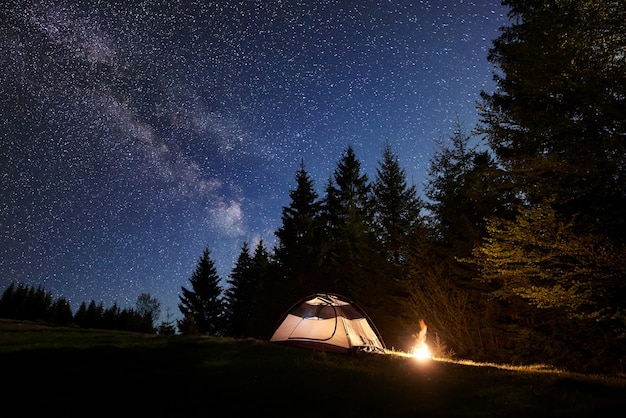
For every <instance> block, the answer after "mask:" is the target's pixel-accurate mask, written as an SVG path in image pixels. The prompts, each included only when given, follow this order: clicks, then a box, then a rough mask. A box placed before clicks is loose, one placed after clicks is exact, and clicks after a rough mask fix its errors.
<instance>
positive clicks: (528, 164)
mask: <svg viewBox="0 0 626 418" xmlns="http://www.w3.org/2000/svg"><path fill="white" fill-rule="evenodd" d="M503 4H504V5H506V6H508V7H509V10H510V13H509V16H510V18H511V19H510V22H511V25H510V26H508V27H505V28H502V31H501V34H500V36H499V37H498V38H497V39H495V40H494V42H493V47H492V48H491V50H490V52H489V55H488V59H489V61H490V62H491V63H493V64H494V65H495V66H496V68H497V69H498V72H497V73H496V74H495V75H494V79H495V81H496V85H497V87H496V91H495V92H494V93H488V92H482V93H481V101H480V103H479V104H478V109H479V112H480V116H481V121H480V124H479V126H477V127H476V129H474V130H473V132H472V134H471V135H470V134H467V133H466V132H465V131H464V127H463V126H462V125H461V124H458V125H457V126H456V127H455V128H456V129H455V131H454V134H453V135H452V136H451V137H450V138H443V139H442V142H441V145H440V147H439V149H438V150H437V152H436V153H435V154H434V156H433V158H432V159H431V161H430V167H429V172H428V178H427V180H426V181H425V183H424V185H423V186H424V188H423V191H422V192H421V193H419V194H418V193H417V190H416V189H415V187H414V186H410V185H408V184H407V181H406V175H405V172H404V170H403V169H402V168H401V167H400V166H399V164H398V158H397V156H396V155H394V153H393V150H392V149H391V147H389V146H386V147H385V148H384V150H383V152H382V158H381V159H380V161H379V166H378V167H377V169H376V173H375V177H374V178H372V179H370V178H368V176H367V175H366V174H364V173H363V172H362V171H361V166H360V162H359V160H358V158H357V157H356V155H355V154H354V150H353V149H352V148H351V147H350V146H348V147H347V148H346V149H345V151H344V153H343V155H342V156H341V157H340V159H339V161H338V163H337V166H336V168H335V170H334V172H333V173H332V174H331V176H329V178H328V180H327V182H326V183H325V184H324V186H323V189H322V192H321V194H320V195H318V193H317V189H316V187H315V184H314V182H313V180H312V179H311V178H310V176H309V174H308V172H307V170H306V167H305V165H304V162H303V163H302V165H301V168H300V169H299V170H298V171H297V172H296V175H295V187H294V188H293V189H292V191H291V192H290V199H291V201H290V203H289V204H288V205H287V206H285V207H283V209H282V225H281V226H280V227H279V228H278V230H277V231H276V238H277V244H276V246H275V248H271V249H269V248H266V247H265V245H264V244H263V243H262V242H261V243H259V244H258V245H256V246H255V248H249V244H248V243H243V245H242V248H241V253H240V256H239V258H238V260H237V262H236V265H235V266H234V268H233V270H232V272H231V273H230V275H229V277H228V280H227V282H228V286H227V287H226V289H221V288H220V287H219V283H220V278H219V277H218V276H217V274H216V273H215V268H214V265H213V261H212V260H211V257H210V251H209V249H208V248H207V249H206V250H205V252H204V254H203V255H202V257H201V258H200V260H199V263H198V266H197V269H196V271H195V272H194V274H193V275H192V277H191V279H190V282H191V288H190V289H187V288H183V289H182V294H181V297H180V299H181V303H180V305H179V307H180V310H181V313H182V314H183V318H182V319H181V320H180V321H179V322H178V324H177V325H178V327H179V330H180V331H181V332H183V333H192V332H202V333H209V334H215V335H234V336H252V337H268V336H269V335H270V334H271V332H272V330H273V327H274V325H275V323H276V321H277V319H278V318H279V317H280V316H281V314H282V313H283V312H284V311H285V310H286V309H287V308H288V307H289V305H290V304H291V303H293V302H295V301H296V300H297V299H298V298H299V297H301V296H304V295H305V294H308V293H313V292H316V291H330V292H336V293H341V294H345V295H346V296H348V297H351V298H353V299H355V300H358V302H359V304H360V305H361V306H363V307H364V308H365V310H366V311H367V312H368V313H369V314H370V316H371V317H372V318H373V319H374V322H375V323H376V325H377V326H378V328H379V330H380V331H381V333H382V335H383V338H384V339H385V342H386V343H387V345H388V346H392V347H396V348H401V349H405V348H408V346H410V344H412V338H411V335H412V334H413V333H415V332H416V331H417V330H419V325H418V321H419V320H420V319H424V320H425V321H426V322H427V324H428V326H429V327H428V330H429V339H430V341H431V345H435V346H436V347H435V349H436V350H440V351H444V352H447V353H450V354H452V353H454V354H456V355H458V356H461V357H464V358H471V359H475V360H488V361H498V362H507V363H526V364H527V363H548V364H551V365H554V366H557V367H566V368H571V369H576V370H581V371H591V370H593V371H612V372H615V371H623V370H622V364H623V360H624V358H625V355H626V349H625V347H626V344H625V338H626V312H625V305H624V300H626V281H625V280H624V279H625V278H626V246H625V244H626V243H625V237H626V222H625V220H626V126H625V124H626V59H625V56H624V50H623V45H624V39H626V27H625V26H624V25H623V22H624V21H625V20H626V11H625V9H626V4H625V3H624V2H613V1H608V0H606V1H593V2H592V1H561V2H543V1H530V2H529V1H518V0H507V1H504V2H503Z"/></svg>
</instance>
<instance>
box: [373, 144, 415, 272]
mask: <svg viewBox="0 0 626 418" xmlns="http://www.w3.org/2000/svg"><path fill="white" fill-rule="evenodd" d="M422 207H423V202H422V200H421V198H420V197H419V196H418V195H417V188H416V187H415V185H411V186H409V185H408V184H407V179H406V172H405V170H404V169H403V168H401V167H400V163H399V161H398V157H397V155H395V154H394V153H393V152H392V150H391V145H389V144H387V145H386V146H385V148H384V149H383V154H382V160H381V161H379V166H378V168H377V169H376V179H375V180H374V183H373V185H372V200H371V216H372V228H373V230H374V234H375V236H376V239H377V240H378V241H379V243H380V245H381V246H382V249H383V252H384V254H385V258H386V259H387V260H389V261H391V262H393V263H395V264H401V263H403V262H404V261H406V250H407V246H408V240H409V238H410V237H411V236H412V234H414V233H417V229H418V227H421V226H422V225H423V220H422V217H421V210H422Z"/></svg>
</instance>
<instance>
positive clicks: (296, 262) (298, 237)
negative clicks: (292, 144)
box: [274, 161, 324, 300]
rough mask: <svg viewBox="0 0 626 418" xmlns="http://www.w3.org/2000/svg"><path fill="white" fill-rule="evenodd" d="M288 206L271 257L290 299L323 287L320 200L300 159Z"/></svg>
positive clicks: (284, 211) (284, 208) (285, 207)
mask: <svg viewBox="0 0 626 418" xmlns="http://www.w3.org/2000/svg"><path fill="white" fill-rule="evenodd" d="M289 197H290V198H291V201H290V203H289V206H284V207H283V209H282V225H281V226H280V227H279V228H278V230H277V231H276V237H277V238H278V242H277V245H276V248H275V249H274V257H275V260H276V262H277V263H278V269H279V271H280V273H281V275H282V279H281V280H284V281H285V283H289V284H290V287H291V288H292V291H291V295H290V296H291V297H290V299H293V300H295V299H296V297H298V296H302V294H303V293H307V294H308V293H314V292H316V291H321V290H323V289H322V287H324V285H321V286H320V284H319V281H320V280H321V278H322V277H323V275H322V274H321V272H320V268H321V266H320V265H321V257H322V241H321V237H320V235H321V231H320V227H319V215H320V202H319V201H318V194H317V192H316V191H315V188H314V183H313V180H312V179H311V177H310V176H309V173H308V172H307V171H306V169H305V167H304V161H302V162H301V165H300V169H299V170H298V171H297V172H296V188H295V189H293V190H291V191H290V192H289Z"/></svg>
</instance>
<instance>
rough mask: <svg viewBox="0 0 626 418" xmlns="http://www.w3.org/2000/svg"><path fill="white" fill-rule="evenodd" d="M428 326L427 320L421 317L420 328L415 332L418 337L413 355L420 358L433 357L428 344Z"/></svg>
mask: <svg viewBox="0 0 626 418" xmlns="http://www.w3.org/2000/svg"><path fill="white" fill-rule="evenodd" d="M427 330H428V327H427V326H426V322H424V320H423V319H420V330H419V332H418V333H416V334H415V337H416V339H417V343H416V344H415V347H414V348H413V353H412V355H413V357H415V358H416V359H418V360H429V359H431V357H432V356H431V354H430V350H429V349H428V345H427V344H426V331H427Z"/></svg>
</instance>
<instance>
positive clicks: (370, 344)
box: [270, 293, 385, 354]
mask: <svg viewBox="0 0 626 418" xmlns="http://www.w3.org/2000/svg"><path fill="white" fill-rule="evenodd" d="M270 341H274V342H281V343H286V344H290V345H294V346H298V347H303V348H309V349H313V350H323V351H333V352H339V353H353V354H354V353H357V352H360V351H365V352H381V353H384V351H385V344H384V343H383V340H382V338H381V337H380V334H379V333H378V330H377V329H376V327H375V326H374V323H373V322H372V321H371V320H370V318H369V317H368V316H367V315H366V314H365V312H364V311H363V310H362V309H361V308H359V307H358V306H357V305H356V304H355V303H354V302H352V301H350V300H348V299H346V298H345V297H343V296H340V295H337V294H332V293H317V294H314V295H311V296H308V297H305V298H303V299H301V300H300V301H298V302H297V303H296V304H295V305H293V306H292V307H291V308H290V309H289V310H288V311H287V312H286V313H285V314H284V315H283V317H282V318H281V320H280V321H279V323H278V326H277V328H276V331H275V332H274V334H273V335H272V337H271V338H270Z"/></svg>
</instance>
